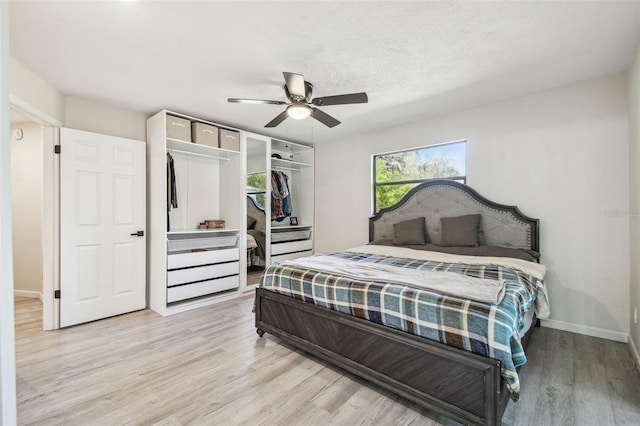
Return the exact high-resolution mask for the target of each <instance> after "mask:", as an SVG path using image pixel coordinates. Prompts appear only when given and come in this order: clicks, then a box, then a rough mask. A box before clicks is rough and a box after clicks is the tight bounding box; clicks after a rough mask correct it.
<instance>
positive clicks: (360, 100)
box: [311, 92, 369, 106]
mask: <svg viewBox="0 0 640 426" xmlns="http://www.w3.org/2000/svg"><path fill="white" fill-rule="evenodd" d="M367 102H369V97H368V96H367V94H366V93H364V92H360V93H350V94H348V95H336V96H324V97H321V98H315V99H314V100H312V101H311V103H312V104H314V105H315V106H327V105H346V104H366V103H367Z"/></svg>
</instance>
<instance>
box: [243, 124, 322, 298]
mask: <svg viewBox="0 0 640 426" xmlns="http://www.w3.org/2000/svg"><path fill="white" fill-rule="evenodd" d="M243 137H244V140H245V145H246V158H247V161H246V194H247V196H246V203H245V204H246V207H247V212H246V213H247V214H246V220H247V223H246V225H247V234H248V235H249V236H248V237H247V265H248V266H249V271H256V270H259V269H260V268H262V267H264V266H266V265H270V264H271V263H274V262H281V261H284V260H288V259H294V258H297V257H302V256H308V255H310V254H312V253H313V212H314V149H313V147H311V146H307V145H303V144H299V143H294V142H288V141H283V140H280V139H274V138H269V137H266V136H262V135H258V134H254V133H248V132H246V133H245V132H243ZM251 236H253V237H255V238H254V239H255V240H256V242H255V243H257V244H255V245H257V246H258V247H255V248H253V249H251V248H250V244H254V242H253V241H251ZM248 284H249V287H250V286H251V284H255V282H248Z"/></svg>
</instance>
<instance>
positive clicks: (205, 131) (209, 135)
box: [191, 122, 220, 148]
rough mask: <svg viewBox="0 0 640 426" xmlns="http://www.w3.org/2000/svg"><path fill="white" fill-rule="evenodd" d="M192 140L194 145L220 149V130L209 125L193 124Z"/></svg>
mask: <svg viewBox="0 0 640 426" xmlns="http://www.w3.org/2000/svg"><path fill="white" fill-rule="evenodd" d="M191 138H192V139H193V142H194V143H197V144H200V145H207V146H212V147H214V148H219V146H220V144H219V142H218V128H217V127H215V126H211V125H209V124H204V123H198V122H194V123H191Z"/></svg>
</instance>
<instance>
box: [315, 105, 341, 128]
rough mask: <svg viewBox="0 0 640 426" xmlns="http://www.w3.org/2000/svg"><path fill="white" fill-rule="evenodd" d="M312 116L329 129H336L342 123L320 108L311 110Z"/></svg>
mask: <svg viewBox="0 0 640 426" xmlns="http://www.w3.org/2000/svg"><path fill="white" fill-rule="evenodd" d="M311 110H312V111H311V116H312V117H313V118H315V119H316V120H318V121H319V122H321V123H322V124H324V125H325V126H327V127H336V126H337V125H338V124H340V122H339V121H338V120H336V119H335V118H333V117H332V116H330V115H329V114H327V113H326V112H322V111H320V110H319V109H318V108H311Z"/></svg>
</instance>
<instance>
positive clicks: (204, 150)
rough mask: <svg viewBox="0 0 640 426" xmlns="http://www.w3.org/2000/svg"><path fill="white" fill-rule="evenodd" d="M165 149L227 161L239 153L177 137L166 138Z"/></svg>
mask: <svg viewBox="0 0 640 426" xmlns="http://www.w3.org/2000/svg"><path fill="white" fill-rule="evenodd" d="M167 151H175V152H182V153H185V154H190V155H197V156H204V157H209V158H213V159H218V160H226V161H228V160H229V159H231V157H235V156H236V155H238V154H240V153H239V152H238V151H231V150H228V149H222V148H215V147H213V146H207V145H199V144H197V143H191V142H185V141H181V140H178V139H171V138H167Z"/></svg>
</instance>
